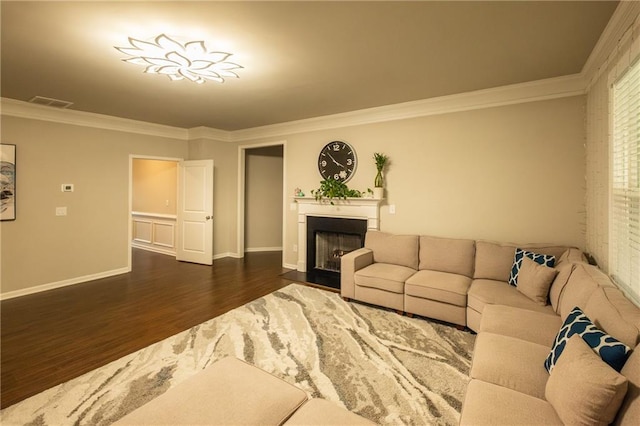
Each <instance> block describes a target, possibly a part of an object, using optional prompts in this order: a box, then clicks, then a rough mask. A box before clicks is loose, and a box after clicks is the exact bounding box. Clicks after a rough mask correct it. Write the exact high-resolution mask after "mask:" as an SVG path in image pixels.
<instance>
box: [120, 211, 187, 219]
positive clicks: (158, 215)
mask: <svg viewBox="0 0 640 426" xmlns="http://www.w3.org/2000/svg"><path fill="white" fill-rule="evenodd" d="M131 214H132V215H134V216H144V217H155V218H157V219H176V218H177V217H178V216H177V215H175V214H164V213H147V212H131Z"/></svg>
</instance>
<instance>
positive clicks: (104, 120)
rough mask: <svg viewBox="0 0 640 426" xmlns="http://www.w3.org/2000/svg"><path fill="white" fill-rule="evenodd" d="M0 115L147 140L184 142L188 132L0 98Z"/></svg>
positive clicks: (177, 128)
mask: <svg viewBox="0 0 640 426" xmlns="http://www.w3.org/2000/svg"><path fill="white" fill-rule="evenodd" d="M0 101H1V103H0V104H1V106H2V115H8V116H12V117H20V118H29V119H32V120H42V121H52V122H55V123H64V124H71V125H75V126H84V127H93V128H96V129H106V130H116V131H120V132H128V133H137V134H142V135H149V136H160V137H165V138H174V139H178V140H181V141H186V140H188V136H189V132H188V131H187V130H186V129H182V128H179V127H172V126H165V125H162V124H155V123H148V122H146V121H138V120H131V119H128V118H121V117H114V116H111V115H105V114H96V113H93V112H85V111H76V110H70V109H56V108H52V107H48V106H43V105H37V104H32V103H29V102H24V101H17V100H15V99H10V98H1V99H0Z"/></svg>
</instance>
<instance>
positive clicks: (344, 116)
mask: <svg viewBox="0 0 640 426" xmlns="http://www.w3.org/2000/svg"><path fill="white" fill-rule="evenodd" d="M585 88H586V80H585V78H584V75H583V74H582V73H580V74H572V75H568V76H563V77H555V78H549V79H544V80H537V81H532V82H527V83H519V84H513V85H508V86H501V87H495V88H491V89H483V90H476V91H473V92H467V93H461V94H456V95H449V96H440V97H437V98H430V99H423V100H419V101H412V102H403V103H398V104H393V105H386V106H381V107H375V108H368V109H362V110H357V111H351V112H345V113H340V114H333V115H326V116H321V117H314V118H309V119H304V120H297V121H290V122H286V123H279V124H273V125H268V126H261V127H253V128H249V129H241V130H234V131H226V130H220V129H214V128H210V127H204V126H200V127H194V128H191V129H183V128H178V127H171V126H164V125H160V124H154V123H147V122H143V121H136V120H130V119H126V118H119V117H113V116H109V115H103V114H95V113H89V112H83V111H74V110H67V109H63V110H59V109H54V108H51V107H46V106H42V105H34V104H30V103H28V102H23V101H17V100H14V99H8V98H2V115H8V116H14V117H22V118H30V119H35V120H44V121H52V122H56V123H65V124H73V125H77V126H85V127H94V128H99V129H108V130H117V131H124V132H130V133H137V134H144V135H150V136H160V137H169V138H175V139H179V140H183V141H189V140H194V139H209V140H216V141H221V142H246V141H250V140H254V139H259V138H273V137H283V136H286V135H291V134H295V133H303V132H312V131H318V130H328V129H336V128H342V127H350V126H359V125H365V124H372V123H381V122H386V121H394V120H404V119H410V118H415V117H425V116H430V115H439V114H448V113H453V112H461V111H469V110H474V109H482V108H492V107H498V106H505V105H513V104H519V103H525V102H534V101H541V100H548V99H556V98H562V97H569V96H576V95H582V94H584V93H585Z"/></svg>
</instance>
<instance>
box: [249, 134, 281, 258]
mask: <svg viewBox="0 0 640 426" xmlns="http://www.w3.org/2000/svg"><path fill="white" fill-rule="evenodd" d="M285 148H286V144H285V142H276V143H267V144H260V145H250V146H241V147H239V150H240V152H239V163H240V164H239V167H238V169H239V176H238V182H239V190H238V225H239V226H238V252H239V255H240V256H244V253H246V252H265V251H282V250H283V244H284V241H286V237H285V235H286V228H285V226H284V219H285V216H284V205H285V196H284V191H285V181H286V180H285V166H284V165H285V156H286V149H285ZM283 261H284V253H283Z"/></svg>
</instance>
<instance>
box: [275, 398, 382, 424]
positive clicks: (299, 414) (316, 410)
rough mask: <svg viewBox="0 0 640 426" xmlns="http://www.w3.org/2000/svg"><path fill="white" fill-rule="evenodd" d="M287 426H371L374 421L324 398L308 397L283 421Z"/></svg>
mask: <svg viewBox="0 0 640 426" xmlns="http://www.w3.org/2000/svg"><path fill="white" fill-rule="evenodd" d="M285 424H286V425H287V426H321V425H324V426H327V425H335V426H338V425H349V426H372V425H375V423H373V422H371V421H369V420H367V419H365V418H364V417H360V416H359V415H357V414H354V413H352V412H351V411H348V410H345V409H344V408H341V407H338V406H337V405H335V404H334V403H333V402H330V401H327V400H324V399H317V398H314V399H310V400H309V401H307V402H306V403H305V404H304V405H303V406H302V407H300V408H299V409H298V411H296V412H295V413H294V414H293V416H291V418H290V419H289V420H287V422H286V423H285Z"/></svg>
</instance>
